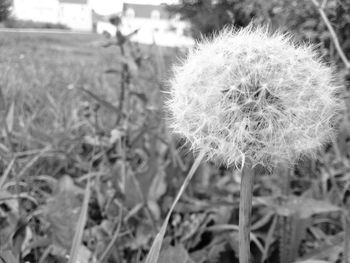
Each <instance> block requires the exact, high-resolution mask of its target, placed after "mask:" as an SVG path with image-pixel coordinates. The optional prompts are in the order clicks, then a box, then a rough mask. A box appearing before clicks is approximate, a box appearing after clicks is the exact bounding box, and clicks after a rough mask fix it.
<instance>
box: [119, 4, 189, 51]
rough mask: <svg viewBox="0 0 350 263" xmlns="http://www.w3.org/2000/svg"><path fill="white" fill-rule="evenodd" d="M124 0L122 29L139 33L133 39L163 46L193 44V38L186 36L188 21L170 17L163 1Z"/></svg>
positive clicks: (126, 31)
mask: <svg viewBox="0 0 350 263" xmlns="http://www.w3.org/2000/svg"><path fill="white" fill-rule="evenodd" d="M155 2H156V1H153V2H152V1H135V0H124V5H123V12H122V14H123V19H122V27H121V29H122V31H124V32H125V33H128V32H133V31H134V30H136V29H138V33H137V34H136V35H135V36H133V37H132V39H131V40H133V41H136V42H140V43H145V44H152V43H156V44H158V45H162V46H191V45H193V39H192V38H190V37H186V36H185V31H186V29H187V28H188V27H189V25H188V23H186V22H184V21H180V19H178V18H173V17H170V15H169V13H168V12H167V10H166V6H165V4H162V3H161V2H162V1H158V2H159V3H158V4H155ZM163 2H165V1H163Z"/></svg>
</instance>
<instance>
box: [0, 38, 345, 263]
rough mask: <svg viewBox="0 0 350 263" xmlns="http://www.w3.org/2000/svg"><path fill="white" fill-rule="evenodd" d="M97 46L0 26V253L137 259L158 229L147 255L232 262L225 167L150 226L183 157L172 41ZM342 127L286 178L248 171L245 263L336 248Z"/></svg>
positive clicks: (330, 252) (186, 159)
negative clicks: (172, 101)
mask: <svg viewBox="0 0 350 263" xmlns="http://www.w3.org/2000/svg"><path fill="white" fill-rule="evenodd" d="M103 44H104V45H105V46H107V45H106V40H105V39H103V38H102V37H100V36H96V35H74V34H62V35H61V34H60V35H58V34H57V35H55V34H50V35H48V34H18V33H1V35H0V86H1V91H2V96H1V97H0V116H1V118H0V121H1V126H0V174H1V177H0V259H1V257H2V258H5V259H6V260H7V262H10V263H12V262H14V263H17V262H16V260H18V259H19V258H22V259H23V260H24V261H28V262H33V263H34V262H35V263H37V262H49V263H51V262H52V263H56V262H68V260H70V261H71V262H73V261H74V259H77V260H79V262H84V263H85V262H94V260H95V261H98V262H140V261H142V260H144V259H145V258H146V255H147V253H148V251H149V250H150V248H151V244H152V241H153V240H154V238H155V237H156V234H157V232H158V230H159V229H162V230H163V232H164V233H163V234H165V236H164V240H163V242H161V243H162V248H161V251H160V261H159V262H169V263H176V262H179V261H177V260H180V259H181V262H199V263H212V262H213V263H214V262H234V260H236V259H235V256H237V254H238V232H237V229H238V200H239V185H240V179H239V172H237V171H232V169H226V168H224V167H219V169H217V167H215V166H214V165H213V164H211V163H206V164H201V165H200V167H199V169H198V171H197V172H196V173H195V175H194V178H193V180H192V182H191V183H190V184H189V186H188V189H187V190H186V191H185V193H184V194H183V196H182V199H181V200H180V201H179V204H178V205H177V206H176V207H175V209H174V212H173V215H172V216H170V217H169V218H167V220H169V224H168V227H167V228H166V229H165V228H164V227H163V228H161V226H162V223H163V222H164V218H166V216H167V213H168V211H169V208H170V207H171V203H172V201H173V200H174V197H175V196H176V193H177V192H178V190H179V189H180V187H181V185H182V184H183V181H184V178H185V176H186V174H187V172H188V170H189V169H190V167H191V165H192V163H193V158H192V156H191V155H189V154H185V153H184V150H186V149H183V150H180V149H182V148H180V149H178V146H179V145H181V141H179V140H178V139H177V138H176V137H174V136H170V135H169V132H168V129H167V127H166V126H165V123H164V118H163V117H164V113H163V110H162V106H161V105H162V103H163V100H164V98H163V94H164V93H163V92H162V90H164V89H166V83H165V80H166V79H167V76H168V74H169V64H170V63H171V61H174V57H176V56H174V53H175V51H174V50H168V49H160V48H157V47H145V46H136V45H130V44H125V45H124V54H123V52H122V51H121V50H120V48H119V47H118V46H116V45H110V46H109V47H103ZM121 97H123V99H122V100H121V99H120V98H121ZM349 126H350V124H349V123H348V121H347V120H344V124H343V125H342V128H341V132H340V136H339V138H338V142H335V143H334V145H330V146H329V147H328V148H327V150H326V151H324V152H321V153H320V156H319V158H318V161H317V162H312V161H310V160H304V161H302V162H299V163H298V165H297V166H296V167H292V168H290V170H288V171H284V172H283V173H285V174H287V175H288V183H286V181H287V180H285V178H284V177H283V176H280V171H275V173H274V174H272V175H270V176H266V177H265V176H259V177H257V178H256V183H255V186H254V198H253V213H252V233H251V240H252V242H251V251H252V259H253V260H254V261H253V262H254V263H256V262H259V263H260V262H261V263H262V262H263V260H265V259H266V260H268V261H267V262H272V263H277V262H279V261H278V259H279V258H280V259H284V260H286V261H288V262H294V261H295V260H296V259H297V257H298V258H300V259H305V260H307V259H311V258H312V259H324V260H328V259H329V260H330V261H331V260H332V258H333V259H339V258H340V253H339V251H340V250H341V249H339V248H341V247H342V246H341V244H342V241H343V234H344V228H343V226H342V210H341V209H340V208H343V207H342V206H343V205H342V200H343V198H344V197H346V196H347V186H344V182H347V179H346V178H347V171H348V166H347V157H346V155H347V150H346V149H345V148H344V147H343V146H344V145H346V140H347V134H346V129H347V127H349ZM232 174H233V176H232ZM285 188H287V189H285ZM285 193H288V197H287V195H286V194H285ZM303 204H307V205H303ZM310 208H312V209H310ZM301 223H302V224H303V226H304V225H305V226H306V227H305V228H297V227H295V226H298V225H299V224H301ZM165 230H166V231H165ZM294 237H297V238H294ZM158 245H159V244H158ZM326 249H327V250H326ZM295 251H297V252H298V253H297V254H298V255H295ZM324 251H327V253H323V252H324ZM156 252H157V251H156ZM322 253H323V254H322ZM14 258H16V259H14ZM89 259H90V261H89ZM286 261H285V262H286ZM236 262H237V261H236ZM334 262H335V260H334Z"/></svg>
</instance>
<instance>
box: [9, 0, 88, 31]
mask: <svg viewBox="0 0 350 263" xmlns="http://www.w3.org/2000/svg"><path fill="white" fill-rule="evenodd" d="M12 12H13V15H14V17H15V18H17V19H21V20H32V21H36V22H47V23H61V24H63V25H66V26H67V27H69V28H71V29H73V30H84V31H91V30H92V8H91V5H90V1H89V0H32V1H28V0H13V8H12Z"/></svg>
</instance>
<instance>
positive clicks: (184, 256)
mask: <svg viewBox="0 0 350 263" xmlns="http://www.w3.org/2000/svg"><path fill="white" fill-rule="evenodd" d="M158 262H159V263H162V262H164V263H194V261H193V260H192V259H191V257H190V256H189V254H188V253H187V251H186V249H185V248H184V246H183V245H182V244H178V245H176V246H175V247H168V248H166V249H165V250H163V251H162V253H160V256H159V261H158Z"/></svg>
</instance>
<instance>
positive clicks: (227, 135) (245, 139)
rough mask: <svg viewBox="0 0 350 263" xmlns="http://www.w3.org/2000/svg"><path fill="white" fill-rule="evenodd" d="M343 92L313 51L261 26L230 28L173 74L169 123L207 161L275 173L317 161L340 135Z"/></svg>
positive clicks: (191, 55) (209, 41) (169, 102)
mask: <svg viewBox="0 0 350 263" xmlns="http://www.w3.org/2000/svg"><path fill="white" fill-rule="evenodd" d="M338 92H339V85H337V83H336V81H335V79H334V74H333V71H332V69H331V68H330V67H328V66H327V65H326V64H324V63H322V62H321V59H320V57H319V56H318V54H317V53H316V52H315V48H314V47H313V46H311V45H301V44H296V43H293V42H292V38H291V36H289V35H286V34H280V33H275V34H269V33H268V31H267V30H266V29H264V28H261V27H260V28H255V29H253V28H252V27H247V28H245V29H242V30H240V31H234V30H232V29H225V30H223V31H222V32H221V33H219V34H218V35H217V36H216V37H215V38H213V39H211V40H207V41H204V42H203V43H200V44H198V46H197V47H196V48H195V49H194V50H193V51H192V52H191V53H190V54H189V56H188V58H187V59H186V60H185V61H184V62H183V63H182V64H181V65H179V66H177V67H176V68H175V76H174V78H173V79H172V81H171V90H170V100H169V101H168V108H169V110H170V114H171V118H172V119H171V122H170V123H171V126H172V128H173V130H174V132H176V133H178V134H180V135H182V136H184V137H185V138H187V140H188V142H189V143H190V145H191V147H192V149H193V150H194V151H203V150H204V151H205V153H206V157H207V158H208V159H211V160H214V161H216V162H221V163H224V164H226V165H227V166H230V165H232V164H234V165H236V166H240V165H242V164H243V162H244V160H245V159H249V160H250V161H251V162H252V163H253V165H256V164H262V165H263V166H265V167H267V168H271V167H272V166H273V165H274V163H275V162H276V161H279V162H280V161H287V162H288V163H293V162H294V161H295V160H296V159H297V158H298V157H299V156H300V155H311V156H313V155H314V153H315V151H316V150H317V149H319V148H320V147H321V146H322V145H323V144H324V143H326V142H328V141H329V140H330V139H331V138H332V136H334V125H333V122H334V119H335V117H336V116H337V114H338V112H339V110H340V109H341V105H342V104H341V103H340V101H339V98H338V97H337V96H336V94H337V93H338Z"/></svg>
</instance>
